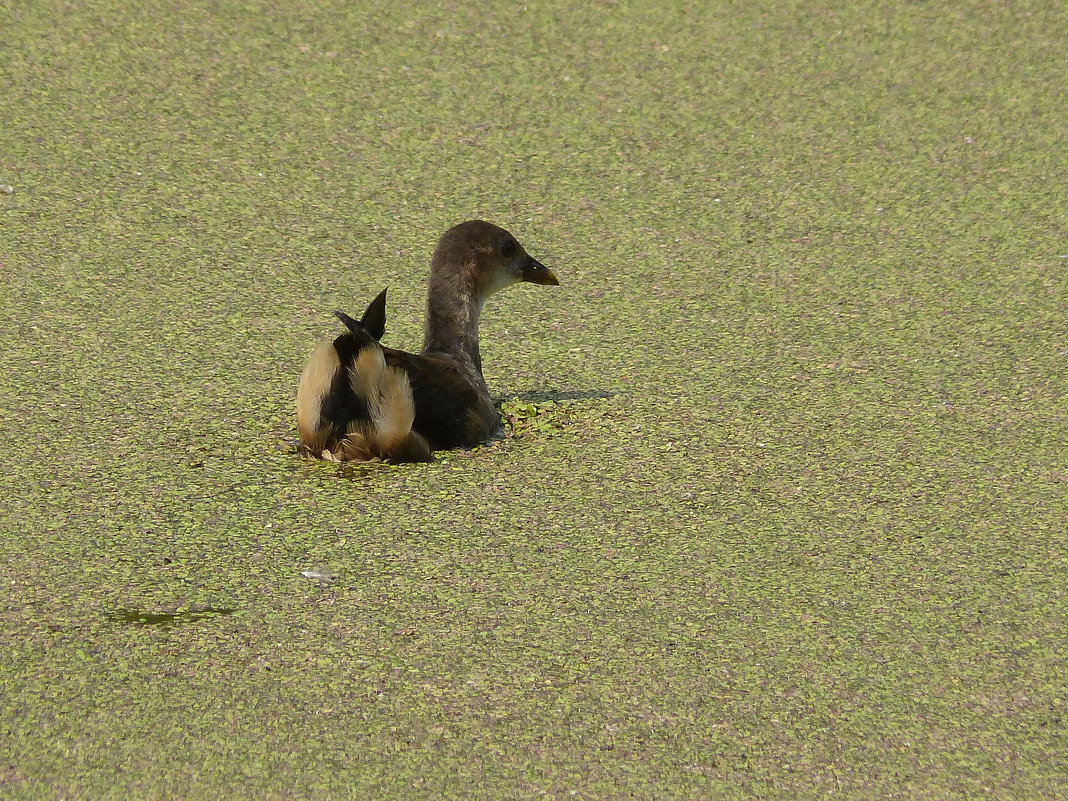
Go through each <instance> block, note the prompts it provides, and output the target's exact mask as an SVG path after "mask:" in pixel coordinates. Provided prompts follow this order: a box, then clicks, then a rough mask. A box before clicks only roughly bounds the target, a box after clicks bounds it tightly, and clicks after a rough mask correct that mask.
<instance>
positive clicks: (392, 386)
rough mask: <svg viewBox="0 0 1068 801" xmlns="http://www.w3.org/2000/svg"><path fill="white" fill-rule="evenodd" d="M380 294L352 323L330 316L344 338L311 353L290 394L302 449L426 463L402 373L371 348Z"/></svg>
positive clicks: (381, 315) (379, 328)
mask: <svg viewBox="0 0 1068 801" xmlns="http://www.w3.org/2000/svg"><path fill="white" fill-rule="evenodd" d="M385 294H386V293H385V292H384V291H383V292H382V293H381V294H380V295H379V296H378V297H377V298H375V300H374V301H372V303H371V305H370V306H368V308H367V311H366V312H365V313H364V316H363V319H362V320H360V321H359V322H357V321H356V320H354V319H352V318H351V317H349V316H348V315H347V314H345V313H344V312H340V311H339V312H335V314H336V315H337V317H338V319H340V320H341V321H342V322H343V323H344V324H345V327H346V328H348V329H349V330H348V333H345V334H342V335H341V336H339V337H337V338H336V339H335V340H334V341H333V342H329V341H326V342H322V343H320V345H319V346H318V347H317V348H316V349H315V351H314V352H313V353H312V356H311V358H310V359H309V360H308V364H307V366H306V367H305V368H304V373H303V374H302V375H301V381H300V389H299V390H298V392H297V427H298V429H299V430H300V441H301V445H302V447H303V448H304V450H306V451H308V452H309V453H311V454H312V455H314V456H317V457H320V458H326V459H331V460H333V461H373V460H381V461H389V462H394V463H396V462H425V461H430V459H431V456H430V447H429V445H428V444H427V442H426V440H425V439H424V438H423V437H422V436H420V435H419V433H418V432H416V431H413V430H412V424H413V422H414V421H415V400H414V398H413V397H412V387H411V383H410V381H409V380H408V374H407V373H406V372H404V371H403V370H400V369H398V368H396V367H390V366H389V365H387V364H386V359H385V354H384V352H383V350H382V346H381V345H379V344H378V341H377V340H378V337H381V335H382V333H383V332H384V330H385Z"/></svg>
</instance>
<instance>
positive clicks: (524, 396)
mask: <svg viewBox="0 0 1068 801" xmlns="http://www.w3.org/2000/svg"><path fill="white" fill-rule="evenodd" d="M617 394H618V393H615V392H605V391H604V390H602V389H582V390H574V391H568V392H564V391H562V390H556V389H531V390H527V391H526V392H520V393H517V394H516V395H509V396H508V397H506V398H499V400H501V401H504V400H512V399H513V398H514V399H517V400H521V401H529V402H530V403H549V402H556V401H569V400H575V401H580V400H605V399H607V398H614V397H615V396H616V395H617Z"/></svg>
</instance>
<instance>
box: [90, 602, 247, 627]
mask: <svg viewBox="0 0 1068 801" xmlns="http://www.w3.org/2000/svg"><path fill="white" fill-rule="evenodd" d="M236 611H237V610H236V609H227V608H218V609H216V608H213V607H207V608H205V609H190V610H188V611H185V612H146V611H144V610H141V609H120V610H118V611H117V612H111V613H110V614H109V615H108V617H109V618H111V619H112V620H114V621H115V622H116V623H126V624H129V625H132V626H156V627H158V628H161V629H173V628H174V627H175V626H181V625H182V624H184V623H195V622H196V621H198V620H203V619H204V618H207V617H212V616H215V615H232V614H233V613H234V612H236Z"/></svg>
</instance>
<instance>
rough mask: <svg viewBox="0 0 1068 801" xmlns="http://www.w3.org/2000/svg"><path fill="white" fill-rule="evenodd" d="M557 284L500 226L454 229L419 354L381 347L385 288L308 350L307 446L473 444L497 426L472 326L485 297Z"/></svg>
mask: <svg viewBox="0 0 1068 801" xmlns="http://www.w3.org/2000/svg"><path fill="white" fill-rule="evenodd" d="M520 281H526V282H528V283H535V284H545V285H550V286H555V285H557V284H559V281H557V279H556V276H555V275H554V274H553V273H552V271H551V270H549V269H548V268H546V267H545V266H544V265H543V264H541V263H540V262H538V261H537V260H536V259H534V258H532V257H530V256H528V255H527V253H526V251H525V250H524V249H523V247H522V245H520V244H519V242H518V241H516V239H515V237H513V236H512V235H511V234H510V233H508V232H507V231H505V230H504V229H503V228H498V227H497V226H495V225H492V224H491V223H487V222H483V221H481V220H472V221H469V222H465V223H461V224H460V225H456V226H453V227H452V228H450V229H449V230H448V231H446V232H445V234H444V235H443V236H442V237H441V239H440V240H439V241H438V245H437V248H436V249H435V251H434V256H433V258H432V259H431V266H430V281H429V287H428V290H427V319H426V326H425V332H424V338H423V350H422V352H421V353H407V352H405V351H401V350H395V349H393V348H388V347H384V346H382V345H381V344H380V342H379V340H380V339H381V338H382V336H383V334H384V332H385V300H386V292H385V290H383V291H382V292H381V293H380V294H379V295H378V297H376V298H375V299H374V300H373V301H372V302H371V304H370V305H369V306H368V307H367V310H366V311H365V312H364V315H363V317H362V318H361V319H360V320H359V321H356V320H354V319H352V318H351V317H349V316H348V315H346V314H344V313H343V312H336V315H337V317H338V318H339V319H340V320H341V321H342V322H343V323H344V324H345V326H346V328H347V329H348V331H347V332H346V333H343V334H341V335H340V336H338V337H336V338H335V339H334V340H332V341H331V340H325V341H323V342H321V343H320V344H319V345H318V346H316V348H315V350H314V351H312V355H311V357H310V358H309V359H308V363H307V364H306V365H305V367H304V372H303V373H302V374H301V380H300V388H299V390H298V392H297V426H298V429H299V431H300V442H301V447H302V449H303V450H305V451H306V452H308V453H310V454H312V455H314V456H317V457H322V458H331V459H335V460H338V461H369V460H373V459H381V460H383V461H390V462H411V461H429V460H430V459H431V455H430V454H431V451H434V450H443V449H448V448H460V447H472V446H474V445H477V444H478V443H479V442H483V441H485V440H486V439H488V438H489V437H491V436H492V435H493V434H494V433H496V432H497V431H498V430H499V428H500V416H499V415H498V413H497V409H496V408H495V407H494V405H493V401H492V399H491V398H490V394H489V389H488V388H487V386H486V382H485V379H484V378H483V375H482V359H481V355H480V354H479V349H478V323H479V317H480V315H481V312H482V306H483V304H484V302H485V300H486V298H487V297H489V295H491V294H493V293H494V292H498V291H500V290H501V289H504V288H505V287H507V286H511V285H512V284H514V283H518V282H520Z"/></svg>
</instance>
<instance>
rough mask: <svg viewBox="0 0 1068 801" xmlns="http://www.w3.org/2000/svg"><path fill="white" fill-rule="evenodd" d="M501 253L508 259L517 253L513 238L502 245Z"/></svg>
mask: <svg viewBox="0 0 1068 801" xmlns="http://www.w3.org/2000/svg"><path fill="white" fill-rule="evenodd" d="M501 255H502V256H504V257H505V258H506V259H510V258H512V256H514V255H515V242H513V241H512V240H511V239H509V240H507V241H505V242H504V244H502V245H501Z"/></svg>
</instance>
